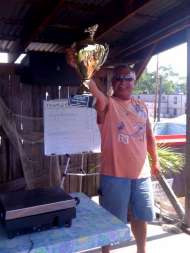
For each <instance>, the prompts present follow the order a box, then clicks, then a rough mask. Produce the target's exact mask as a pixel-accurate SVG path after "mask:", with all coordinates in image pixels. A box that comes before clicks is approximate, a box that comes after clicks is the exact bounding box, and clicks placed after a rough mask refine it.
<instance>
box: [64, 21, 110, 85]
mask: <svg viewBox="0 0 190 253" xmlns="http://www.w3.org/2000/svg"><path fill="white" fill-rule="evenodd" d="M97 28H98V25H94V26H92V27H89V28H88V29H86V30H85V32H88V33H89V35H90V36H89V38H88V39H86V40H84V41H81V42H79V43H77V44H76V45H75V46H74V47H72V48H69V49H67V50H66V54H67V61H68V63H69V64H70V65H71V66H72V67H74V68H76V69H77V71H78V73H79V74H80V77H81V80H82V84H83V85H84V86H85V87H87V88H88V83H89V81H88V80H90V79H91V78H92V77H93V75H94V73H95V72H96V71H97V70H99V69H100V67H101V66H102V65H103V64H104V62H105V61H106V59H107V56H108V52H109V47H108V45H107V44H105V45H101V44H97V43H96V42H95V41H94V34H95V32H96V30H97Z"/></svg>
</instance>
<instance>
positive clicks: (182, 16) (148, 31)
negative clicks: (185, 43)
mask: <svg viewBox="0 0 190 253" xmlns="http://www.w3.org/2000/svg"><path fill="white" fill-rule="evenodd" d="M176 13H177V14H176ZM189 20H190V6H187V8H185V7H183V8H182V10H180V11H177V10H175V11H174V10H172V11H171V12H170V14H169V13H168V15H164V16H162V17H160V18H159V20H157V21H156V22H151V24H149V25H147V26H146V27H144V29H143V30H142V29H140V30H138V31H137V30H136V31H134V33H133V34H131V35H130V37H131V38H133V39H131V40H130V39H129V36H128V37H126V39H125V38H122V40H123V42H122V43H120V44H119V43H118V45H117V46H116V47H115V48H114V51H113V54H112V57H113V58H115V57H119V56H122V57H126V56H128V55H131V54H134V53H136V52H138V51H141V50H142V49H144V48H146V47H148V46H150V45H152V44H155V43H158V42H159V41H161V40H163V39H165V38H167V37H169V36H172V35H173V34H175V33H177V32H180V31H181V30H184V29H185V28H187V27H188V26H189V25H190V21H189Z"/></svg>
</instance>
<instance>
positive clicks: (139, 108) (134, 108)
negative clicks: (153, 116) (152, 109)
mask: <svg viewBox="0 0 190 253" xmlns="http://www.w3.org/2000/svg"><path fill="white" fill-rule="evenodd" d="M131 109H132V111H133V112H135V113H137V114H138V116H139V117H142V118H147V112H146V111H145V109H144V107H143V106H142V105H140V104H137V103H136V104H131Z"/></svg>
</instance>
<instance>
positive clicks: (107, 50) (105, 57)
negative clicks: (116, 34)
mask: <svg viewBox="0 0 190 253" xmlns="http://www.w3.org/2000/svg"><path fill="white" fill-rule="evenodd" d="M104 47H105V54H104V57H103V59H102V62H101V65H100V67H101V66H102V65H103V64H104V62H105V61H106V59H107V57H108V54H109V46H108V44H105V45H104Z"/></svg>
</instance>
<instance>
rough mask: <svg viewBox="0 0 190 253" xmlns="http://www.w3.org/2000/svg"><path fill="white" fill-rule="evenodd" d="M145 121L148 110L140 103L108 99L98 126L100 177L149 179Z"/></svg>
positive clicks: (138, 101) (113, 98)
mask: <svg viewBox="0 0 190 253" xmlns="http://www.w3.org/2000/svg"><path fill="white" fill-rule="evenodd" d="M147 119H148V113H147V108H146V106H145V104H144V103H143V102H142V101H141V100H136V99H134V98H131V99H130V100H127V101H125V100H121V99H119V98H115V97H110V98H109V102H108V108H107V112H106V114H105V118H104V120H103V122H102V123H101V125H100V132H101V152H102V158H101V174H103V175H109V176H116V177H125V178H131V179H135V178H143V177H148V176H150V166H149V162H148V157H147V139H146V122H147Z"/></svg>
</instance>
